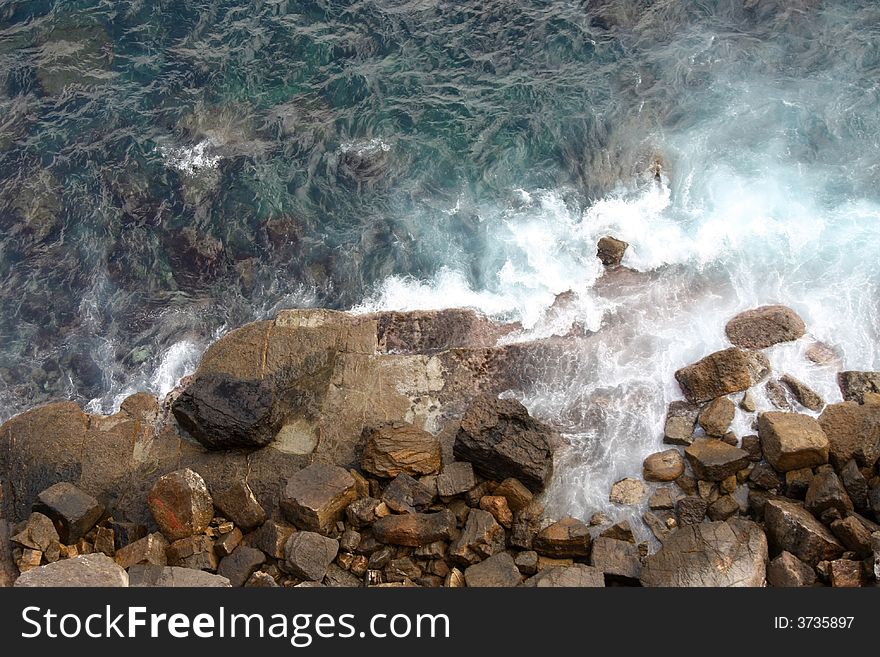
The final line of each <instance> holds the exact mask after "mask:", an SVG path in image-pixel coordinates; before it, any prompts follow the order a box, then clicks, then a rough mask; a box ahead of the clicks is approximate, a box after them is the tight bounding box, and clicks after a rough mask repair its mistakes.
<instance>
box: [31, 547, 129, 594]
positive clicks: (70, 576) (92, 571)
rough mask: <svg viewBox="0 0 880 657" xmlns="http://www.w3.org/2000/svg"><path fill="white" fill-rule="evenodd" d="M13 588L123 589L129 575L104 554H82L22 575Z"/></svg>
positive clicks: (126, 584)
mask: <svg viewBox="0 0 880 657" xmlns="http://www.w3.org/2000/svg"><path fill="white" fill-rule="evenodd" d="M15 586H27V587H54V586H64V587H78V586H82V587H126V586H128V573H127V572H125V570H123V569H122V568H121V567H120V566H119V565H118V564H117V563H116V562H115V561H113V559H111V558H110V557H108V556H107V555H106V554H101V553H96V554H83V555H80V556H78V557H74V558H73V559H62V560H61V561H56V562H55V563H50V564H48V565H46V566H40V567H38V568H34V569H33V570H29V571H27V572H26V573H22V574H21V575H20V576H19V578H18V579H17V580H15Z"/></svg>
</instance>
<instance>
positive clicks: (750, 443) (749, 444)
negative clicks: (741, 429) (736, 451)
mask: <svg viewBox="0 0 880 657" xmlns="http://www.w3.org/2000/svg"><path fill="white" fill-rule="evenodd" d="M740 448H741V449H743V450H745V451H746V452H748V455H749V461H751V462H752V463H757V462H758V461H760V460H761V459H762V458H764V452H762V451H761V439H760V438H759V437H758V436H743V439H742V444H741V445H740Z"/></svg>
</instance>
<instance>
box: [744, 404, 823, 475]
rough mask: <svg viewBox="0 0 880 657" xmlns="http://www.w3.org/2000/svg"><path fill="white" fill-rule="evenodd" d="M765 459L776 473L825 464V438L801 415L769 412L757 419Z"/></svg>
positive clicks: (810, 421) (820, 429)
mask: <svg viewBox="0 0 880 657" xmlns="http://www.w3.org/2000/svg"><path fill="white" fill-rule="evenodd" d="M758 434H759V436H760V438H761V449H762V450H763V452H764V458H765V459H767V462H768V463H769V464H770V465H772V466H773V468H774V469H776V471H777V472H788V471H789V470H797V469H800V468H811V467H814V466H817V465H821V464H823V463H827V462H828V447H829V445H828V438H827V437H826V436H825V432H824V431H822V427H821V426H819V423H818V422H817V421H816V420H815V419H814V418H812V417H810V416H809V415H803V414H801V413H779V412H776V411H770V412H767V413H761V415H760V416H758Z"/></svg>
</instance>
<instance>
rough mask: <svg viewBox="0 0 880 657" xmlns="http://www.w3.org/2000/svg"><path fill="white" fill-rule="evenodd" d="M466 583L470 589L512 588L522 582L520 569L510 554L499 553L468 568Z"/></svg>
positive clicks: (465, 573)
mask: <svg viewBox="0 0 880 657" xmlns="http://www.w3.org/2000/svg"><path fill="white" fill-rule="evenodd" d="M464 581H465V582H466V583H467V585H468V586H469V587H510V586H517V585H518V584H519V583H520V582H521V581H522V576H521V575H520V573H519V569H517V567H516V563H514V560H513V557H512V556H510V554H509V553H508V552H499V553H498V554H494V555H492V556H491V557H489V558H488V559H486V560H485V561H481V562H480V563H476V564H474V565H472V566H468V567H467V568H466V569H465V571H464Z"/></svg>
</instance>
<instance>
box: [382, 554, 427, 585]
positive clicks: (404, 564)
mask: <svg viewBox="0 0 880 657" xmlns="http://www.w3.org/2000/svg"><path fill="white" fill-rule="evenodd" d="M384 575H385V581H386V582H405V581H406V580H411V581H412V580H416V579H418V578H419V577H421V576H422V569H421V568H419V567H418V565H417V564H416V562H415V561H413V560H412V559H410V558H409V557H400V558H398V559H392V560H391V561H389V562H388V565H387V566H385V571H384Z"/></svg>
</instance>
